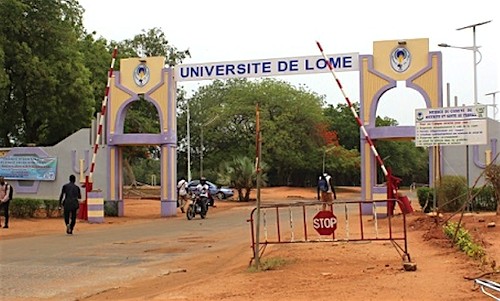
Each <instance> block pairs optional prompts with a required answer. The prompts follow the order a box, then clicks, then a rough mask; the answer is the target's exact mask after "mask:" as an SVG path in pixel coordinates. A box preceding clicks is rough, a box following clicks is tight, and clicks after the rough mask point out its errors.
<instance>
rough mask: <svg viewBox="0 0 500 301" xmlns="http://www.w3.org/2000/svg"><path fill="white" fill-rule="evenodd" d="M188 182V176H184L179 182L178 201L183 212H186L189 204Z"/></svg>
mask: <svg viewBox="0 0 500 301" xmlns="http://www.w3.org/2000/svg"><path fill="white" fill-rule="evenodd" d="M187 185H188V182H187V181H186V178H184V177H182V178H181V179H180V180H179V182H177V202H178V204H179V207H180V208H181V212H182V213H184V212H186V205H188V200H189V197H188V193H187Z"/></svg>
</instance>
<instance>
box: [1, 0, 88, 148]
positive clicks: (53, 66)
mask: <svg viewBox="0 0 500 301" xmlns="http://www.w3.org/2000/svg"><path fill="white" fill-rule="evenodd" d="M82 11H83V10H82V7H81V6H80V5H79V4H78V2H76V1H71V0H68V1H62V0H60V1H56V0H53V1H28V0H4V1H1V2H0V32H1V34H0V36H2V41H1V44H2V45H3V47H2V51H0V52H2V53H3V54H4V58H3V70H4V71H3V72H4V74H6V75H7V80H5V79H4V80H3V85H2V86H0V89H1V91H0V95H1V96H2V98H1V99H0V110H1V111H0V114H2V118H1V119H0V137H2V142H3V144H4V145H5V146H10V145H12V144H13V143H14V144H25V143H35V144H38V145H52V144H54V143H56V142H58V141H60V140H61V139H62V138H64V137H66V136H68V135H69V134H71V133H73V132H75V131H76V130H78V129H80V128H81V127H83V126H89V125H90V119H91V112H92V107H93V105H94V99H93V97H92V88H91V85H90V73H89V71H88V69H86V68H85V65H84V57H83V56H82V54H81V53H80V52H79V47H78V39H79V37H80V36H81V35H82V33H83V27H82V23H81V18H82ZM0 76H1V75H0Z"/></svg>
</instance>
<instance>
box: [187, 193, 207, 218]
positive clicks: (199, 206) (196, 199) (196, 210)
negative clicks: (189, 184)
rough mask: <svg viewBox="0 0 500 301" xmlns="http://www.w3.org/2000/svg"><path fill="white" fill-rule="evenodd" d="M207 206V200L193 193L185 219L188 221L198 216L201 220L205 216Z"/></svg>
mask: <svg viewBox="0 0 500 301" xmlns="http://www.w3.org/2000/svg"><path fill="white" fill-rule="evenodd" d="M207 212H208V204H207V198H205V197H200V194H199V193H193V194H192V196H191V204H189V207H188V208H187V210H186V217H187V219H188V220H192V219H193V218H194V217H195V216H196V214H199V215H200V217H201V218H202V219H204V218H205V217H206V216H207Z"/></svg>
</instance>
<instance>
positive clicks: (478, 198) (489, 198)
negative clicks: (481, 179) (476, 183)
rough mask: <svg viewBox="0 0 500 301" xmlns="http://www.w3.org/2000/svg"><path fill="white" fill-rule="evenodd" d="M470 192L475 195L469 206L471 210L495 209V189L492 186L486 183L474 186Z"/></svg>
mask: <svg viewBox="0 0 500 301" xmlns="http://www.w3.org/2000/svg"><path fill="white" fill-rule="evenodd" d="M471 194H472V195H475V197H474V199H473V200H472V203H471V208H470V209H471V210H472V211H496V209H497V201H496V200H495V190H494V189H493V186H491V185H488V186H484V187H479V188H474V189H472V192H471ZM476 194H477V195H476Z"/></svg>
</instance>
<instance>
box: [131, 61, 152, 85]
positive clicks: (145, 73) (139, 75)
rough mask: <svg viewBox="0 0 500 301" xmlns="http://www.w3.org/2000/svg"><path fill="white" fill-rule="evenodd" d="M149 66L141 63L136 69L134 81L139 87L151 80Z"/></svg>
mask: <svg viewBox="0 0 500 301" xmlns="http://www.w3.org/2000/svg"><path fill="white" fill-rule="evenodd" d="M149 75H150V71H149V67H148V66H146V64H145V63H140V64H139V65H137V67H135V69H134V82H135V84H136V85H138V86H139V87H143V86H144V85H146V84H147V83H148V82H149Z"/></svg>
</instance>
